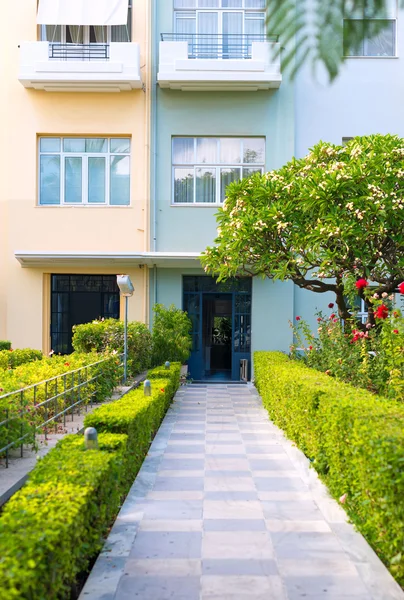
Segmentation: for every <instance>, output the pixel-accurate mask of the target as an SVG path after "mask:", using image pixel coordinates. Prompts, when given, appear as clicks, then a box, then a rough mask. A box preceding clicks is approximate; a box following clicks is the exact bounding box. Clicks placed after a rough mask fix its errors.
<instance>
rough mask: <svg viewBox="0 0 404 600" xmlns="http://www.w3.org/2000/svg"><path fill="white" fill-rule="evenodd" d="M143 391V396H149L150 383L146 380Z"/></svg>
mask: <svg viewBox="0 0 404 600" xmlns="http://www.w3.org/2000/svg"><path fill="white" fill-rule="evenodd" d="M143 389H144V395H145V396H151V383H150V381H149V380H148V379H146V381H145V382H144V384H143Z"/></svg>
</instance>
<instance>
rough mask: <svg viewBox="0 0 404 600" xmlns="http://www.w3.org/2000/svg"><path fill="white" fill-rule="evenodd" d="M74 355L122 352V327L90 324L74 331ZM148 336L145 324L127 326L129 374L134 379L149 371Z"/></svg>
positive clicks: (108, 323) (111, 321)
mask: <svg viewBox="0 0 404 600" xmlns="http://www.w3.org/2000/svg"><path fill="white" fill-rule="evenodd" d="M72 344H73V348H74V349H75V350H76V351H77V352H117V353H119V354H122V353H123V349H124V323H123V321H119V320H117V319H105V320H102V321H93V322H92V323H85V324H83V325H75V326H74V327H73V341H72ZM150 359H151V335H150V331H149V330H148V328H147V327H146V325H145V324H144V323H138V322H131V323H128V370H129V373H131V374H132V375H137V374H138V373H141V372H142V371H145V370H146V369H148V368H149V367H150Z"/></svg>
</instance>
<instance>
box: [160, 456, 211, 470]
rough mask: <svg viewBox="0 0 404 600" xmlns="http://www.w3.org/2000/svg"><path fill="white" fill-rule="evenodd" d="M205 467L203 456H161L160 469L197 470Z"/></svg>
mask: <svg viewBox="0 0 404 600" xmlns="http://www.w3.org/2000/svg"><path fill="white" fill-rule="evenodd" d="M204 468H205V460H204V459H203V458H184V459H181V458H163V459H162V461H161V463H160V471H168V470H171V471H199V470H201V469H204Z"/></svg>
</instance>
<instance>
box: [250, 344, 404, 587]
mask: <svg viewBox="0 0 404 600" xmlns="http://www.w3.org/2000/svg"><path fill="white" fill-rule="evenodd" d="M254 365H255V366H254V369H255V378H256V384H257V388H258V390H259V392H260V394H261V396H262V398H263V402H264V406H265V407H266V408H267V409H268V412H269V414H270V416H271V418H272V419H273V421H274V422H275V423H276V424H277V425H278V426H279V427H281V428H282V429H283V430H284V431H285V432H286V434H287V435H288V437H289V438H290V439H291V440H293V441H294V442H296V444H297V445H298V446H299V447H300V448H301V449H302V450H303V452H304V453H305V454H306V455H307V456H308V457H309V458H310V459H311V460H312V461H313V465H314V467H315V468H316V470H317V471H318V472H319V474H320V476H321V477H322V479H324V481H325V483H326V484H327V485H328V488H329V490H330V492H331V493H332V495H333V496H334V497H335V498H340V497H341V496H342V495H343V494H347V500H346V504H345V505H344V507H345V508H346V510H347V512H348V514H349V516H350V518H351V519H352V521H353V522H354V523H355V524H356V526H357V527H358V529H359V531H360V532H361V533H362V534H363V535H364V536H365V537H366V539H367V540H368V542H369V543H370V544H371V545H372V546H373V548H374V549H375V551H376V552H377V553H378V555H379V556H380V558H381V559H382V560H383V562H384V563H385V564H386V565H387V566H388V568H389V569H390V571H391V573H392V574H393V575H394V576H395V577H396V579H397V580H398V581H399V583H401V584H403V583H404V536H403V528H404V502H403V498H404V468H403V467H404V450H403V449H404V427H403V425H404V407H403V405H402V404H399V403H395V402H393V401H390V400H386V399H384V398H382V397H380V396H375V395H373V394H371V393H370V392H367V391H366V390H361V389H358V388H353V387H351V386H349V385H348V384H344V383H341V382H339V381H336V380H334V379H332V378H330V377H329V376H327V375H325V374H323V373H320V372H318V371H315V370H314V369H310V368H308V367H305V366H304V365H302V364H301V363H300V362H298V361H292V360H290V359H289V358H288V357H287V356H285V355H284V354H281V353H275V352H256V353H255V355H254Z"/></svg>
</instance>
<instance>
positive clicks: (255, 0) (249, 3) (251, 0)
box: [245, 0, 265, 8]
mask: <svg viewBox="0 0 404 600" xmlns="http://www.w3.org/2000/svg"><path fill="white" fill-rule="evenodd" d="M245 7H246V8H265V0H245Z"/></svg>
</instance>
